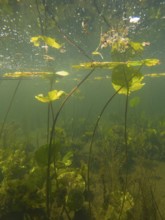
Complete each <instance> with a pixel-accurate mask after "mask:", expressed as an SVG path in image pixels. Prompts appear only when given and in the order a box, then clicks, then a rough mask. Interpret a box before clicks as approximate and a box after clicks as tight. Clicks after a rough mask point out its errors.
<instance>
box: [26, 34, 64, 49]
mask: <svg viewBox="0 0 165 220" xmlns="http://www.w3.org/2000/svg"><path fill="white" fill-rule="evenodd" d="M42 41H44V43H45V44H47V45H48V46H51V47H53V48H56V49H60V48H61V47H62V45H61V44H59V43H57V41H56V40H55V39H54V38H51V37H46V36H42V35H39V36H35V37H32V38H31V39H30V42H32V43H33V44H34V46H36V47H38V46H40V44H41V42H42Z"/></svg>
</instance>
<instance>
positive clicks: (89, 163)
mask: <svg viewBox="0 0 165 220" xmlns="http://www.w3.org/2000/svg"><path fill="white" fill-rule="evenodd" d="M122 88H123V87H120V88H119V89H118V90H117V91H116V92H115V93H114V94H113V95H112V96H111V97H110V98H109V99H108V101H107V102H106V103H105V105H104V106H103V108H102V110H101V112H100V114H99V116H98V118H97V121H96V123H95V126H94V129H93V133H92V138H91V143H90V146H89V157H88V167H87V169H88V170H87V191H88V192H89V193H90V168H91V160H92V149H93V141H94V137H95V134H96V130H97V127H98V124H99V122H100V119H101V117H102V115H103V113H104V111H105V110H106V108H107V107H108V106H109V104H110V103H111V101H112V99H113V98H114V97H115V96H116V95H117V94H118V92H119V91H120V90H121V89H122ZM88 204H89V211H90V214H91V202H90V199H89V201H88Z"/></svg>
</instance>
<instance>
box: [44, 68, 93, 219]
mask: <svg viewBox="0 0 165 220" xmlns="http://www.w3.org/2000/svg"><path fill="white" fill-rule="evenodd" d="M93 71H94V69H92V70H91V71H90V72H89V73H88V74H87V75H86V76H85V77H84V78H83V79H82V80H81V81H80V82H79V83H78V84H77V85H76V86H75V87H74V88H73V89H72V90H71V91H70V93H69V94H68V95H67V96H66V98H65V99H64V101H63V102H62V104H61V105H60V107H59V109H58V111H57V113H56V115H55V118H54V120H53V124H52V128H51V133H50V138H49V149H48V166H47V180H46V182H47V183H46V207H47V215H48V219H50V193H51V192H50V188H51V179H50V164H51V153H52V143H53V138H54V137H55V134H56V133H55V126H56V123H57V119H58V117H59V115H60V113H61V111H62V109H63V107H64V105H65V103H66V102H67V101H68V99H69V98H70V97H71V96H72V94H73V93H74V92H75V91H76V90H77V89H78V88H79V87H80V86H81V85H82V84H83V83H84V82H85V81H86V80H87V79H88V77H89V76H90V75H91V74H92V73H93Z"/></svg>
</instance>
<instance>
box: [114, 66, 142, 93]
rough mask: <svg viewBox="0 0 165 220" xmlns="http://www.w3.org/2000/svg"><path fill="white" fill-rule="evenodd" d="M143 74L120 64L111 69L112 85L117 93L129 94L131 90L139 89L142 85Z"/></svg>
mask: <svg viewBox="0 0 165 220" xmlns="http://www.w3.org/2000/svg"><path fill="white" fill-rule="evenodd" d="M143 78H144V76H143V75H142V74H141V73H140V72H139V71H137V70H136V69H134V68H133V67H127V66H125V65H121V66H118V67H116V68H115V69H114V70H113V71H112V85H113V87H114V89H115V90H116V91H118V90H119V94H125V95H126V94H130V93H131V92H133V91H136V90H139V89H141V88H142V87H143V86H144V83H142V80H143Z"/></svg>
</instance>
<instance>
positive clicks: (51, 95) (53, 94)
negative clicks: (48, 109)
mask: <svg viewBox="0 0 165 220" xmlns="http://www.w3.org/2000/svg"><path fill="white" fill-rule="evenodd" d="M65 94H66V93H65V92H64V91H62V90H60V91H58V90H52V91H49V92H48V94H47V96H44V95H43V94H39V95H36V96H35V98H36V99H37V100H38V101H40V102H44V103H48V102H52V101H55V100H58V99H60V98H61V97H62V96H63V95H65Z"/></svg>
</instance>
